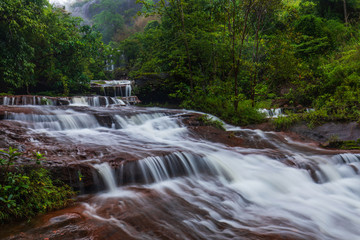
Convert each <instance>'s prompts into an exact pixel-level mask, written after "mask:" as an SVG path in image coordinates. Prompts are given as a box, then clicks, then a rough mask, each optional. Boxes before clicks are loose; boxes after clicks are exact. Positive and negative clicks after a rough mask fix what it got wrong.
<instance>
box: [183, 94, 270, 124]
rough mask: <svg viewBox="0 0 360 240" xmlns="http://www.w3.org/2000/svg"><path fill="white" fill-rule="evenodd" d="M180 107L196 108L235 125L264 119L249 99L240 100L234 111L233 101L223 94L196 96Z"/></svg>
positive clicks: (258, 121)
mask: <svg viewBox="0 0 360 240" xmlns="http://www.w3.org/2000/svg"><path fill="white" fill-rule="evenodd" d="M182 107H184V108H190V109H196V110H199V111H202V112H206V113H210V114H213V115H215V116H217V117H219V118H221V119H222V120H224V121H225V122H228V123H231V124H235V125H247V124H252V123H260V122H263V121H264V120H265V118H264V115H262V114H261V113H259V111H258V110H257V109H256V108H253V107H252V106H251V101H241V102H240V103H239V106H238V109H237V111H234V107H233V101H231V100H229V99H228V100H226V97H225V96H211V97H209V96H198V95H194V96H192V98H189V99H187V100H185V101H184V102H183V103H182Z"/></svg>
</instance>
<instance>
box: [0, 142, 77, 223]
mask: <svg viewBox="0 0 360 240" xmlns="http://www.w3.org/2000/svg"><path fill="white" fill-rule="evenodd" d="M0 152H1V155H2V156H3V157H2V158H0V169H1V174H0V223H4V222H9V221H13V220H19V219H26V218H27V219H29V218H31V217H33V216H35V215H37V214H39V213H44V212H47V211H50V210H53V209H59V208H62V207H65V206H66V205H67V204H68V203H70V201H71V200H70V199H69V197H71V196H73V195H74V192H73V191H72V190H71V189H70V187H68V186H66V185H62V186H57V185H56V184H55V183H54V182H53V180H52V179H51V178H50V174H49V172H48V171H47V170H45V169H43V168H38V167H37V168H34V167H32V168H19V167H17V168H13V169H10V168H9V167H10V166H11V165H13V164H14V161H15V160H16V159H17V158H18V157H19V156H20V155H21V153H20V152H18V150H17V149H14V148H11V147H10V148H9V150H7V151H5V150H1V151H0ZM34 157H35V160H34V161H35V162H36V163H37V164H40V161H41V159H42V158H43V155H42V154H41V153H38V152H37V153H34Z"/></svg>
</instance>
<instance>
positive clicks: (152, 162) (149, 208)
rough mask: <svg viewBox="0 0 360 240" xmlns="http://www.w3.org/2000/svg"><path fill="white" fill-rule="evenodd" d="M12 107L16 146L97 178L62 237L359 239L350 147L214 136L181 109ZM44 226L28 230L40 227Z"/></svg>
mask: <svg viewBox="0 0 360 240" xmlns="http://www.w3.org/2000/svg"><path fill="white" fill-rule="evenodd" d="M6 101H7V102H6V103H8V101H9V100H6ZM79 101H80V100H79ZM94 105H95V106H97V104H94ZM18 108H21V109H23V110H19V109H18ZM18 108H16V111H15V108H14V107H13V108H11V107H7V108H6V114H4V116H3V117H2V120H1V121H0V123H1V124H2V125H1V127H2V128H4V126H8V125H9V124H13V126H17V127H18V128H19V129H22V130H23V131H24V136H26V137H24V138H26V140H24V141H25V142H23V143H22V144H23V145H26V144H29V145H30V144H32V146H34V147H36V148H41V149H43V150H47V151H48V156H47V157H48V158H49V160H48V161H51V160H52V157H53V159H54V161H56V160H57V159H58V158H59V159H60V158H62V159H67V160H63V161H73V162H72V164H87V165H88V166H90V167H91V168H92V169H93V177H94V178H97V179H98V180H97V181H94V184H95V185H96V184H97V185H99V190H100V192H98V193H96V194H94V195H91V196H89V197H87V198H85V199H83V200H79V201H80V205H81V210H79V214H80V215H81V216H82V217H81V220H76V221H75V220H74V221H73V222H69V223H68V225H67V227H65V226H62V227H61V226H60V228H61V231H62V233H63V234H65V235H64V236H67V235H66V234H70V233H69V231H70V232H71V231H74V232H75V233H76V234H78V233H79V234H80V231H82V232H81V233H83V235H84V236H83V238H81V239H105V238H107V239H323V240H330V239H339V240H340V239H360V237H359V236H360V228H359V227H358V226H359V225H360V188H359V186H360V177H359V170H358V169H359V168H360V155H358V154H352V153H336V152H331V151H324V150H321V149H318V148H316V147H314V146H312V145H310V144H306V143H299V142H296V141H294V140H292V139H291V138H289V137H283V136H281V135H279V134H278V133H274V132H263V131H260V130H248V129H242V128H237V127H233V126H227V127H228V131H230V130H231V131H232V134H231V135H229V136H231V137H235V138H241V139H242V141H243V142H244V143H246V144H244V145H243V146H242V145H237V146H229V145H228V144H224V143H221V142H213V141H210V140H208V139H206V137H199V134H198V133H196V132H195V131H194V127H189V126H187V125H185V124H184V123H183V121H182V119H184V118H186V116H187V115H188V114H189V112H187V111H179V110H166V109H158V108H148V109H145V108H139V107H120V106H117V107H113V108H106V107H100V106H97V107H91V106H89V104H85V103H84V102H78V101H77V100H73V102H72V104H70V105H69V106H62V107H56V106H20V107H18ZM24 109H26V111H25V110H24ZM9 131H10V130H9ZM14 131H15V130H14ZM19 131H20V130H19ZM202 134H203V135H205V136H206V134H210V133H207V132H202ZM60 150H61V151H62V154H61V155H58V154H56V153H59V152H60ZM51 154H53V156H52V155H51ZM79 156H81V157H79ZM72 159H76V161H75V160H72ZM89 178H91V176H90V177H89ZM51 219H53V220H51ZM56 219H59V217H57V218H56V217H53V218H50V220H49V221H50V223H47V224H50V226H51V224H53V222H54V221H55V220H56ZM52 221H53V222H52ZM55 222H56V221H55ZM45 225H46V224H45ZM46 226H48V225H46ZM46 226H45V227H44V226H38V227H37V229H38V230H33V229H31V230H26V231H25V234H28V235H27V236H29V239H31V237H32V236H35V235H36V234H38V233H39V232H41V234H43V236H46V234H47V233H48V231H49V230H48V228H47V227H46ZM56 226H58V225H56ZM75 226H76V227H75ZM72 229H73V230H72ZM74 229H75V230H74ZM0 233H1V231H0ZM13 234H14V233H13ZM52 234H55V233H52ZM80 235H81V234H80ZM80 235H79V236H80ZM15 236H19V235H16V234H15ZM54 236H57V235H56V234H55V235H54ZM69 236H70V235H69ZM81 236H82V235H81ZM105 236H107V237H105ZM58 237H59V239H66V238H61V237H60V235H59V236H58ZM0 238H1V234H0ZM8 239H14V238H11V237H8ZM68 239H70V238H68ZM79 239H80V237H79Z"/></svg>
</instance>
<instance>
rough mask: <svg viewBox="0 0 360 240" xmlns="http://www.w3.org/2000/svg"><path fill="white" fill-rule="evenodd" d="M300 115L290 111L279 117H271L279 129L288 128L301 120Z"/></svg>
mask: <svg viewBox="0 0 360 240" xmlns="http://www.w3.org/2000/svg"><path fill="white" fill-rule="evenodd" d="M300 119H301V118H300V116H299V115H297V114H293V113H290V114H288V115H286V116H279V117H278V118H273V119H271V121H272V123H273V124H274V125H275V128H276V129H277V130H287V129H289V128H290V127H291V126H293V125H294V124H296V123H297V122H299V121H300Z"/></svg>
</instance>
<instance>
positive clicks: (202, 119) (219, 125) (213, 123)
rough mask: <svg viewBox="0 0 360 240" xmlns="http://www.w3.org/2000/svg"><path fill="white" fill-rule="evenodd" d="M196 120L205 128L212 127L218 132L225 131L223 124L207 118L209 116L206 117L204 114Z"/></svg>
mask: <svg viewBox="0 0 360 240" xmlns="http://www.w3.org/2000/svg"><path fill="white" fill-rule="evenodd" d="M197 120H198V121H200V122H201V123H202V124H203V125H205V126H213V127H215V128H218V129H220V130H225V127H224V124H223V122H221V121H219V120H215V119H213V118H211V117H209V115H206V114H204V115H201V116H200V117H198V118H197Z"/></svg>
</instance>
